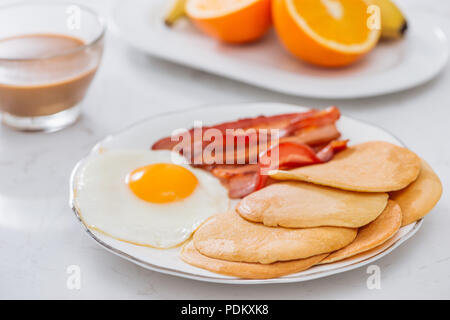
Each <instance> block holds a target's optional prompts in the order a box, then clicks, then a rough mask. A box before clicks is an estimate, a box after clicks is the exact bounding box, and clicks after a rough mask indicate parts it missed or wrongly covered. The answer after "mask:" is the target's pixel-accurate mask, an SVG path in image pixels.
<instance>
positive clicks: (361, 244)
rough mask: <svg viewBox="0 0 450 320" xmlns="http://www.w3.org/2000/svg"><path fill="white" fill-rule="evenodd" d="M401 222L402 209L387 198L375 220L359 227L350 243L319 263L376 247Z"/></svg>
mask: <svg viewBox="0 0 450 320" xmlns="http://www.w3.org/2000/svg"><path fill="white" fill-rule="evenodd" d="M401 224H402V210H401V209H400V206H399V205H398V204H397V203H396V202H394V201H392V200H389V202H388V205H387V207H386V209H385V210H384V211H383V213H382V214H381V215H380V216H379V217H378V218H377V219H376V220H375V221H373V222H371V223H369V224H368V225H367V226H364V227H362V228H361V229H359V231H358V235H357V236H356V238H355V240H354V241H353V242H352V243H350V244H349V245H348V246H346V247H345V248H342V249H340V250H338V251H336V252H333V253H331V254H330V255H329V256H328V257H326V258H325V259H324V260H322V261H321V262H320V263H321V264H323V263H331V262H336V261H339V260H343V259H346V258H349V257H352V256H354V255H357V254H360V253H362V252H366V251H368V250H371V249H373V248H376V247H377V246H379V245H381V244H383V243H385V242H386V241H387V240H389V239H390V238H391V237H392V236H393V235H395V234H396V233H397V231H398V230H399V229H400V226H401Z"/></svg>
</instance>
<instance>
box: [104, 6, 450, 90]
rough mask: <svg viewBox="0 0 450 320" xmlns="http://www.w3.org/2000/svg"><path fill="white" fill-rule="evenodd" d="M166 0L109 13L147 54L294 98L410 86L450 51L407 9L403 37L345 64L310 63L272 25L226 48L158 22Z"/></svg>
mask: <svg viewBox="0 0 450 320" xmlns="http://www.w3.org/2000/svg"><path fill="white" fill-rule="evenodd" d="M167 3H168V2H167V0H153V1H150V0H132V1H121V2H120V3H119V4H118V5H117V6H116V7H115V8H114V10H113V12H112V14H111V15H112V24H111V25H112V27H113V30H115V31H116V32H117V33H118V34H119V35H120V36H121V37H122V38H123V39H124V40H126V41H127V42H128V43H130V44H131V45H132V46H134V47H136V48H138V49H140V50H142V51H143V52H145V53H148V54H150V55H153V56H156V57H159V58H162V59H166V60H169V61H172V62H176V63H179V64H183V65H186V66H189V67H192V68H196V69H200V70H203V71H207V72H210V73H214V74H217V75H220V76H224V77H227V78H231V79H234V80H238V81H241V82H245V83H248V84H251V85H254V86H259V87H262V88H265V89H269V90H273V91H278V92H281V93H285V94H291V95H296V96H303V97H312V98H333V99H343V98H358V97H369V96H377V95H383V94H387V93H392V92H397V91H401V90H405V89H409V88H412V87H414V86H418V85H420V84H423V83H425V82H427V81H429V80H431V79H432V78H433V77H434V76H436V75H437V74H438V73H439V71H440V70H442V69H443V68H444V66H445V65H446V63H447V59H448V54H449V46H448V40H447V37H446V35H445V33H444V32H443V31H442V29H441V28H440V27H439V26H438V25H437V24H436V22H435V19H434V18H433V17H430V16H428V15H426V14H424V13H423V12H419V13H414V12H410V13H409V12H407V13H408V16H407V18H408V20H409V21H411V23H410V30H409V31H408V33H407V36H406V37H405V38H404V39H403V40H400V41H393V42H383V43H380V44H379V45H378V46H377V47H376V48H375V50H374V51H372V52H371V53H370V54H369V55H368V56H367V57H365V58H364V59H363V60H361V61H359V62H358V63H356V64H354V65H352V66H349V67H346V68H340V69H324V68H317V67H313V66H310V65H307V64H306V63H303V62H301V61H299V60H297V59H295V58H294V57H292V56H290V55H289V54H288V53H287V52H285V51H284V50H283V48H282V47H281V45H280V44H279V42H278V40H277V38H276V35H275V33H274V31H273V30H272V31H271V32H269V34H268V35H267V36H266V37H265V38H264V39H262V40H261V41H259V42H257V43H254V44H248V45H244V46H229V45H224V44H221V43H219V42H217V41H215V40H214V39H211V38H209V37H207V36H204V35H203V34H201V33H200V32H199V31H197V30H196V29H195V28H194V27H193V26H192V25H191V24H190V23H189V22H188V21H187V20H185V19H184V20H182V21H179V23H177V24H176V25H175V27H174V28H169V27H167V26H165V25H164V23H163V16H164V13H165V10H166V7H167ZM433 19H434V20H433Z"/></svg>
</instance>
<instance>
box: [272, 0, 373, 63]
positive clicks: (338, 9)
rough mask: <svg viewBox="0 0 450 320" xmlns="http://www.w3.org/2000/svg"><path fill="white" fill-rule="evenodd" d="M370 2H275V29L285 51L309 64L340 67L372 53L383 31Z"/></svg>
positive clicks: (360, 0)
mask: <svg viewBox="0 0 450 320" xmlns="http://www.w3.org/2000/svg"><path fill="white" fill-rule="evenodd" d="M370 3H371V2H370V1H369V0H273V1H272V16H273V22H274V25H275V29H276V31H277V34H278V37H279V38H280V40H281V42H282V43H283V45H284V46H285V47H286V49H287V50H288V51H289V52H291V53H292V54H293V55H295V56H297V57H299V58H300V59H302V60H305V61H307V62H309V63H312V64H315V65H319V66H325V67H339V66H345V65H348V64H351V63H352V62H354V61H356V60H358V59H359V58H361V57H362V56H364V55H365V54H367V53H368V52H369V51H370V50H372V49H373V48H374V47H375V45H376V44H377V42H378V39H379V37H380V30H379V29H376V28H375V27H372V25H374V24H371V21H373V19H375V18H376V16H373V13H372V11H371V10H370V9H369V6H370Z"/></svg>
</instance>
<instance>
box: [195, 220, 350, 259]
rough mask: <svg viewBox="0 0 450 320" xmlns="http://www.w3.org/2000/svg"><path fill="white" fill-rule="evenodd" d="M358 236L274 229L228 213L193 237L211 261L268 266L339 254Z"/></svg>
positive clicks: (339, 230) (330, 230)
mask: <svg viewBox="0 0 450 320" xmlns="http://www.w3.org/2000/svg"><path fill="white" fill-rule="evenodd" d="M356 233H357V229H350V228H338V227H319V228H308V229H287V228H272V227H266V226H265V225H263V224H260V223H254V222H250V221H247V220H245V219H243V218H242V217H241V216H239V215H238V214H237V213H235V212H228V213H222V214H217V215H215V216H212V217H211V218H209V219H208V220H207V221H205V222H204V223H203V224H202V225H201V226H200V227H199V228H198V230H197V232H196V233H195V234H194V245H195V247H196V249H197V250H198V251H200V253H201V254H203V255H206V256H208V257H210V258H215V259H220V260H227V261H237V262H253V263H263V264H269V263H273V262H276V261H288V260H296V259H304V258H308V257H312V256H315V255H319V254H323V253H328V252H332V251H335V250H338V249H340V248H343V247H345V246H346V245H348V244H349V243H350V242H352V241H353V240H354V239H355V237H356Z"/></svg>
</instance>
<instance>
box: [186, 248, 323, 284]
mask: <svg viewBox="0 0 450 320" xmlns="http://www.w3.org/2000/svg"><path fill="white" fill-rule="evenodd" d="M326 256H327V254H326V253H325V254H321V255H318V256H313V257H310V258H306V259H299V260H292V261H284V262H275V263H271V264H260V263H246V262H231V261H225V260H219V259H213V258H209V257H207V256H205V255H203V254H201V253H200V252H199V251H198V250H197V249H196V248H195V246H194V244H193V242H192V241H190V242H188V243H187V244H186V245H185V246H183V248H182V249H181V252H180V258H181V259H182V260H183V261H184V262H186V263H188V264H190V265H193V266H194V267H198V268H201V269H205V270H208V271H211V272H215V273H219V274H223V275H227V276H231V277H237V278H244V279H270V278H278V277H282V276H285V275H287V274H291V273H297V272H300V271H304V270H306V269H309V268H310V267H312V266H313V265H315V264H317V263H319V262H320V261H321V260H322V259H323V258H325V257H326Z"/></svg>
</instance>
